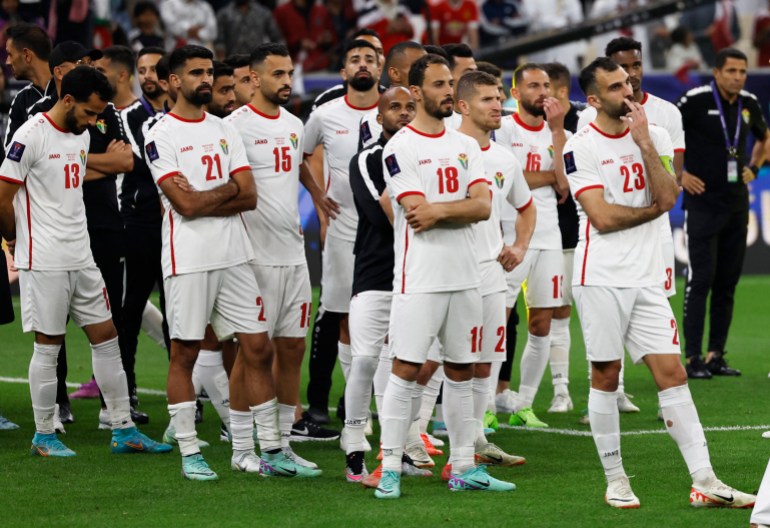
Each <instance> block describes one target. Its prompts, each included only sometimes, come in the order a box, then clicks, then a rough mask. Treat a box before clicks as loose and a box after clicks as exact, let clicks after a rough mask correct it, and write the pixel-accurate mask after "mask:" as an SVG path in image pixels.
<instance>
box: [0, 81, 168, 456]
mask: <svg viewBox="0 0 770 528" xmlns="http://www.w3.org/2000/svg"><path fill="white" fill-rule="evenodd" d="M60 93H61V98H60V99H59V100H58V101H57V102H56V104H55V105H54V106H53V107H52V108H51V110H50V112H49V113H44V114H40V115H38V116H35V117H34V118H33V119H30V120H29V121H27V122H26V123H25V124H24V125H22V126H21V127H20V128H19V129H18V130H17V132H16V135H15V136H14V140H13V142H12V143H11V146H10V147H9V149H8V156H7V157H6V160H5V162H4V163H3V165H2V167H0V174H2V175H3V176H2V177H1V178H0V179H2V181H0V234H1V235H2V237H3V238H5V239H6V240H16V241H17V245H16V246H15V251H16V254H15V264H16V267H17V268H19V270H20V271H19V284H20V289H21V304H22V308H21V310H22V327H23V329H24V331H25V332H35V344H34V352H33V354H32V360H31V361H30V368H29V383H30V393H31V397H32V409H33V411H34V414H35V429H36V432H35V437H34V438H33V440H32V454H33V455H39V456H57V457H71V456H75V452H74V451H72V450H70V449H68V448H67V447H66V446H65V445H64V444H62V443H61V442H60V441H59V440H58V438H57V436H56V434H55V432H54V424H53V414H54V404H55V400H56V383H57V376H56V363H57V357H58V355H59V348H60V346H61V344H62V342H63V341H64V334H65V332H66V327H67V318H68V316H70V317H71V318H72V320H73V321H74V322H75V323H76V324H77V325H78V326H81V327H82V328H83V330H84V331H85V333H86V336H87V337H88V341H89V342H90V343H91V350H92V361H93V369H94V374H95V375H96V379H97V382H98V383H99V386H100V387H101V389H102V391H103V393H104V399H105V402H106V404H107V409H108V414H109V422H110V426H111V429H112V441H111V450H112V452H113V453H137V452H138V453H165V452H168V451H170V450H171V446H169V445H166V444H158V443H156V442H154V441H153V440H151V439H149V438H148V437H146V436H144V435H143V434H142V433H140V432H139V431H138V430H137V429H136V427H135V426H134V422H133V421H132V420H131V413H130V406H129V405H130V404H129V398H128V387H127V384H126V375H125V372H124V371H123V365H122V362H121V358H120V348H119V346H118V334H117V332H116V329H115V326H114V325H113V320H112V315H111V313H110V299H109V296H108V294H107V289H106V288H105V283H104V281H103V280H102V277H101V275H100V272H99V269H98V268H97V267H96V264H95V263H94V259H93V257H92V254H91V249H90V248H89V240H88V239H89V236H88V232H87V230H86V212H85V207H84V200H83V187H82V184H83V181H84V179H85V178H86V176H87V174H88V170H89V169H88V168H87V165H86V158H87V152H88V145H89V137H88V136H89V134H88V133H87V130H88V128H89V126H93V125H94V124H95V122H96V120H97V118H98V115H99V114H101V113H102V112H103V111H104V108H105V106H106V105H107V102H108V101H109V100H110V97H111V96H112V90H111V88H110V85H109V83H108V82H107V79H106V78H105V77H104V75H102V74H101V73H99V72H97V71H96V70H94V69H92V68H89V67H86V66H81V67H78V68H75V69H74V70H72V71H70V72H69V73H68V74H67V75H66V76H65V77H64V79H63V80H62V83H61V87H60ZM33 233H34V238H33Z"/></svg>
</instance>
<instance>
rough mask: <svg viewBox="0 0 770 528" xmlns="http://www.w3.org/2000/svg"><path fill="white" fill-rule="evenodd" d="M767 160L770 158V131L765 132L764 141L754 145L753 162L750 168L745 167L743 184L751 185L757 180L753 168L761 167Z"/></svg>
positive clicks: (749, 165)
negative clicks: (750, 183)
mask: <svg viewBox="0 0 770 528" xmlns="http://www.w3.org/2000/svg"><path fill="white" fill-rule="evenodd" d="M767 158H770V130H766V131H765V137H764V138H762V141H757V142H755V143H754V147H753V148H752V149H751V161H750V162H749V164H748V166H746V167H743V174H742V175H741V176H742V178H743V183H749V182H751V181H754V180H755V179H757V175H756V174H755V173H754V171H753V170H752V169H751V167H761V166H762V164H763V163H764V162H765V160H766V159H767Z"/></svg>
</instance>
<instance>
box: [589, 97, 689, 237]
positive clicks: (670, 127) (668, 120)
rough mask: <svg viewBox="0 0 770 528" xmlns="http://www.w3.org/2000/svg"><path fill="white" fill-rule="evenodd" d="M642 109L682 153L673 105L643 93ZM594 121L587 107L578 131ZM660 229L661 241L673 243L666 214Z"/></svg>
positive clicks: (681, 131) (678, 118) (681, 134)
mask: <svg viewBox="0 0 770 528" xmlns="http://www.w3.org/2000/svg"><path fill="white" fill-rule="evenodd" d="M641 104H642V106H643V107H644V113H645V114H646V115H647V121H648V122H649V123H650V124H651V125H657V126H659V127H661V128H664V129H665V130H666V132H668V135H669V137H670V138H671V144H672V145H673V146H674V152H684V150H685V145H684V127H683V125H682V113H681V112H680V111H679V108H677V107H676V105H675V104H673V103H670V102H668V101H666V100H665V99H661V98H660V97H656V96H654V95H652V94H651V93H649V92H644V97H643V98H642V102H641ZM594 120H596V108H594V107H593V106H589V107H588V108H586V109H585V110H583V111H582V112H581V113H580V116H579V117H578V130H580V129H581V128H583V127H584V126H586V125H588V124H589V123H593V122H594ZM657 222H658V225H659V227H660V236H661V237H663V238H662V239H663V240H667V241H668V242H670V243H673V240H674V238H673V236H672V235H671V221H670V220H669V216H668V213H664V214H662V215H661V216H660V218H658V220H657Z"/></svg>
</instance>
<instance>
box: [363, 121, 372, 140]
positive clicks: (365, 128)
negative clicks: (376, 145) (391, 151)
mask: <svg viewBox="0 0 770 528" xmlns="http://www.w3.org/2000/svg"><path fill="white" fill-rule="evenodd" d="M370 139H372V131H371V130H370V129H369V123H368V122H367V121H364V122H363V123H361V141H362V142H364V143H366V142H367V141H369V140H370Z"/></svg>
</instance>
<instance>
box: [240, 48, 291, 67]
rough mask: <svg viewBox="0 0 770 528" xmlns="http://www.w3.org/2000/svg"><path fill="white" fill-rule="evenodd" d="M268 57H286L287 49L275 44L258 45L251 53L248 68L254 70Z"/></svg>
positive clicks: (287, 54)
mask: <svg viewBox="0 0 770 528" xmlns="http://www.w3.org/2000/svg"><path fill="white" fill-rule="evenodd" d="M270 55H278V56H279V57H288V56H289V49H288V48H287V47H286V46H284V45H283V44H276V43H275V42H266V43H264V44H260V45H259V46H257V47H256V48H254V50H253V51H252V52H251V55H250V56H249V65H250V67H251V68H252V69H253V68H256V67H257V66H259V65H260V64H262V63H263V62H265V59H267V58H268V57H269V56H270Z"/></svg>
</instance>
